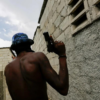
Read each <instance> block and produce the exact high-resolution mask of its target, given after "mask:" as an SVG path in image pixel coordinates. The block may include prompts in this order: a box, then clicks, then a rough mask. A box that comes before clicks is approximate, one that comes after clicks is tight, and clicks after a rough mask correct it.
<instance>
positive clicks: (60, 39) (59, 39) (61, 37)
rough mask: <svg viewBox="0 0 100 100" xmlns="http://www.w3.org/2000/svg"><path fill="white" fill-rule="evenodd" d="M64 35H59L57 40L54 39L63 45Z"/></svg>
mask: <svg viewBox="0 0 100 100" xmlns="http://www.w3.org/2000/svg"><path fill="white" fill-rule="evenodd" d="M65 38H66V37H65V35H64V32H63V33H61V35H59V36H58V38H57V39H56V40H57V41H62V42H63V43H65Z"/></svg>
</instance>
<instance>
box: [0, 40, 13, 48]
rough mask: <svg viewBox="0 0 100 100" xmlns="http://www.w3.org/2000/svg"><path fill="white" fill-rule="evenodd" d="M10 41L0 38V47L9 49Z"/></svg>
mask: <svg viewBox="0 0 100 100" xmlns="http://www.w3.org/2000/svg"><path fill="white" fill-rule="evenodd" d="M10 46H11V41H6V40H3V39H1V38H0V47H10Z"/></svg>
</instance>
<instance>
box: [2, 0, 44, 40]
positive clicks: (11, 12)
mask: <svg viewBox="0 0 100 100" xmlns="http://www.w3.org/2000/svg"><path fill="white" fill-rule="evenodd" d="M19 2H20V3H19ZM42 2H43V0H41V1H40V0H37V1H34V2H33V0H30V2H29V1H27V0H22V1H20V0H14V2H8V0H3V1H0V16H1V17H7V19H8V20H6V21H5V24H7V25H11V26H15V27H16V30H15V29H10V30H9V32H6V34H4V35H5V36H6V37H8V38H10V39H11V37H12V36H13V35H14V34H15V33H18V32H24V33H26V34H27V35H28V36H29V38H31V39H32V38H33V35H34V32H35V30H36V27H37V26H38V18H39V14H40V10H41V6H42ZM11 4H12V6H11ZM27 4H28V5H29V6H28V5H27ZM33 5H34V6H33Z"/></svg>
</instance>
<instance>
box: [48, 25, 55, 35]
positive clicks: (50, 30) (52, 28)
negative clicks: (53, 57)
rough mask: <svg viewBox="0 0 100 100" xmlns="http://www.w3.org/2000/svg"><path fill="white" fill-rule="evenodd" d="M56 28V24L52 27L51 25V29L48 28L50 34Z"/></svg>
mask: <svg viewBox="0 0 100 100" xmlns="http://www.w3.org/2000/svg"><path fill="white" fill-rule="evenodd" d="M55 29H56V27H55V25H54V24H52V25H51V27H49V29H48V30H49V34H50V35H52V34H53V32H54V31H55Z"/></svg>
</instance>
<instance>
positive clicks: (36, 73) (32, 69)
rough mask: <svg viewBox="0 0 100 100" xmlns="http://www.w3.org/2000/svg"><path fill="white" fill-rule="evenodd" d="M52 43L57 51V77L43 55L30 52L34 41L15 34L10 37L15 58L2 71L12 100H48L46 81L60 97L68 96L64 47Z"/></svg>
mask: <svg viewBox="0 0 100 100" xmlns="http://www.w3.org/2000/svg"><path fill="white" fill-rule="evenodd" d="M52 41H53V40H52ZM54 43H55V48H56V49H57V50H58V52H59V53H58V56H59V58H58V60H59V64H60V68H59V74H57V73H56V72H55V71H54V70H53V68H52V67H51V65H50V63H49V60H48V58H47V57H46V56H45V54H43V53H41V52H33V51H32V50H31V48H30V46H31V45H32V44H33V40H30V39H28V37H27V35H26V34H24V33H17V34H15V35H14V36H13V41H12V45H11V49H12V50H15V52H16V53H17V57H16V58H15V59H14V60H13V61H12V62H11V63H9V64H8V65H7V66H6V68H5V76H6V82H7V86H8V90H9V93H10V95H11V97H12V100H48V97H47V85H46V82H48V83H49V84H50V85H51V86H52V87H53V88H54V89H55V90H56V91H58V92H59V93H60V94H62V95H67V94H68V88H69V80H68V69H67V64H66V53H65V45H64V43H63V42H58V41H56V42H54ZM55 53H56V52H55Z"/></svg>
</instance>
